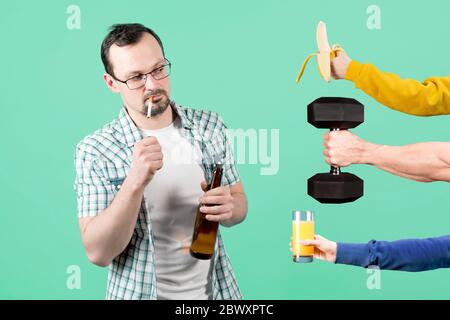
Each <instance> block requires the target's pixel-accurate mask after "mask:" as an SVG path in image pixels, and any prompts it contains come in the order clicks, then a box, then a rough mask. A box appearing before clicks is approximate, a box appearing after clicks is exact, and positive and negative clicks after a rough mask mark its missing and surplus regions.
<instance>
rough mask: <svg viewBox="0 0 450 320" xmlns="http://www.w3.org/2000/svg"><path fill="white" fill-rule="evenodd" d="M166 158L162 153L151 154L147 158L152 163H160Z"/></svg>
mask: <svg viewBox="0 0 450 320" xmlns="http://www.w3.org/2000/svg"><path fill="white" fill-rule="evenodd" d="M163 158H164V155H163V154H162V153H161V152H157V153H151V154H149V155H147V156H146V159H148V160H150V161H160V160H162V159H163Z"/></svg>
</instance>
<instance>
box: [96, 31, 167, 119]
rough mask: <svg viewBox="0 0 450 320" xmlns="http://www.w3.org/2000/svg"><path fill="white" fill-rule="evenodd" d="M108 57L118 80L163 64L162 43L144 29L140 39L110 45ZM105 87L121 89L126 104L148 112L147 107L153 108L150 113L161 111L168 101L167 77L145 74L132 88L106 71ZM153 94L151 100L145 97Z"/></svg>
mask: <svg viewBox="0 0 450 320" xmlns="http://www.w3.org/2000/svg"><path fill="white" fill-rule="evenodd" d="M109 61H110V63H111V66H112V70H113V73H114V74H113V76H114V77H115V78H117V79H119V80H121V81H126V80H128V79H130V78H132V77H135V76H139V75H143V74H147V73H148V72H151V71H153V70H155V69H157V68H158V67H161V66H163V65H165V64H166V63H167V62H166V61H165V60H164V55H163V53H162V50H161V47H160V46H159V44H158V42H157V41H156V39H155V38H154V37H153V36H152V35H150V34H149V33H144V34H143V35H142V37H141V39H139V41H138V42H137V43H135V44H132V45H127V46H124V47H119V46H117V45H115V44H113V45H112V46H111V48H110V49H109ZM104 78H105V81H106V83H107V85H108V87H109V88H110V89H111V90H112V91H114V92H118V93H120V95H121V97H122V100H123V102H124V104H125V106H126V107H127V108H128V109H131V110H133V111H136V112H138V113H140V114H143V115H147V111H148V108H149V107H150V106H151V108H152V116H156V115H158V114H161V113H163V112H164V111H165V110H166V109H167V107H168V106H169V103H170V80H169V77H166V78H164V79H161V80H155V79H154V78H153V77H152V75H150V74H148V75H147V81H146V83H145V85H144V86H143V87H142V88H138V89H134V90H131V89H129V88H128V86H127V85H126V84H125V83H121V82H119V81H116V80H115V79H114V78H113V77H111V75H109V74H105V77H104ZM150 95H154V97H153V102H151V101H152V100H151V99H150V100H149V99H148V98H149V96H150Z"/></svg>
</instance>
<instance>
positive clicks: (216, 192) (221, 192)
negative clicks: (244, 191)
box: [205, 187, 231, 196]
mask: <svg viewBox="0 0 450 320" xmlns="http://www.w3.org/2000/svg"><path fill="white" fill-rule="evenodd" d="M230 193H231V192H230V187H217V188H214V189H211V190H209V191H208V192H206V194H205V196H226V195H229V194H230Z"/></svg>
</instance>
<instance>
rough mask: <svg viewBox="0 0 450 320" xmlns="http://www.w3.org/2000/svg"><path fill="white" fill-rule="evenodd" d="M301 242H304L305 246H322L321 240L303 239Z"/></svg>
mask: <svg viewBox="0 0 450 320" xmlns="http://www.w3.org/2000/svg"><path fill="white" fill-rule="evenodd" d="M300 244H302V245H304V246H314V247H320V245H321V242H320V240H302V241H300Z"/></svg>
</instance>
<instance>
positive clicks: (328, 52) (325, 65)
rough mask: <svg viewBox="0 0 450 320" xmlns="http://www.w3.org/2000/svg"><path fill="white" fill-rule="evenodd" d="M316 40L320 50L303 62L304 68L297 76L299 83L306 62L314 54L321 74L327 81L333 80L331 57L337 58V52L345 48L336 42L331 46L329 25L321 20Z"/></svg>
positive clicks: (303, 67) (303, 68)
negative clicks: (328, 34) (328, 33)
mask: <svg viewBox="0 0 450 320" xmlns="http://www.w3.org/2000/svg"><path fill="white" fill-rule="evenodd" d="M316 42H317V48H318V49H319V51H317V52H314V53H311V54H310V55H309V56H308V57H306V59H305V61H304V62H303V65H302V68H301V69H300V72H299V74H298V76H297V79H296V82H297V83H299V81H300V78H301V77H302V75H303V73H304V72H305V68H306V64H307V63H308V61H309V60H310V59H311V58H312V57H313V56H316V59H317V65H318V67H319V73H320V76H321V77H322V78H323V79H324V80H325V81H326V82H330V80H331V59H333V58H335V57H336V56H337V53H338V52H339V51H344V49H342V47H341V46H340V45H338V44H335V45H333V47H330V44H329V43H328V36H327V26H326V25H325V23H324V22H323V21H320V22H319V24H318V25H317V29H316Z"/></svg>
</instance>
